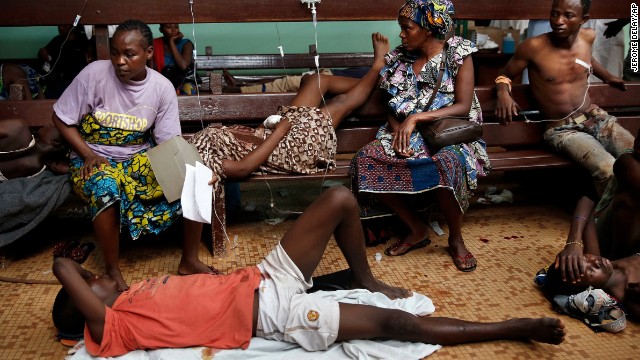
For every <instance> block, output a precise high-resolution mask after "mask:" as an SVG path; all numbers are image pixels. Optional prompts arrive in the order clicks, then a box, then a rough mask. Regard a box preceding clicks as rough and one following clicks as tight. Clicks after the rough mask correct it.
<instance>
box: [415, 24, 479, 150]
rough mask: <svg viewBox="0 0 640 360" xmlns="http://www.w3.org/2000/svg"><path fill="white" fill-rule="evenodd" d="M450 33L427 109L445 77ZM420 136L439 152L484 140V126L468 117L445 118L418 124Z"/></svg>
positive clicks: (443, 49) (446, 38)
mask: <svg viewBox="0 0 640 360" xmlns="http://www.w3.org/2000/svg"><path fill="white" fill-rule="evenodd" d="M449 37H450V33H448V34H447V36H446V37H445V40H444V46H442V59H441V60H440V69H439V73H438V80H437V81H436V86H435V87H434V88H433V94H431V98H429V102H428V103H427V105H426V106H425V109H427V110H428V109H429V107H430V106H431V104H432V103H433V100H434V99H435V97H436V93H437V92H438V89H440V84H441V83H442V76H443V75H444V67H445V61H444V59H445V57H446V55H447V54H446V52H447V48H448V47H449V44H448V43H447V40H448V39H449ZM417 127H418V131H420V135H422V138H423V139H424V141H425V142H426V143H427V145H428V146H429V148H430V149H431V150H432V151H438V150H440V149H442V148H443V147H445V146H449V145H455V144H463V143H470V142H473V141H476V140H480V138H482V126H481V125H480V124H478V123H476V122H473V121H470V120H469V117H468V116H443V117H441V118H438V119H436V120H434V121H429V122H421V123H418V124H417Z"/></svg>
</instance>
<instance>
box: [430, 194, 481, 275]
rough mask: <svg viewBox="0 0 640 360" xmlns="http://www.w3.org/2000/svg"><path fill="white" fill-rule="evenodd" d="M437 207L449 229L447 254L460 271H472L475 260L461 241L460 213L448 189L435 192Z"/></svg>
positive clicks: (456, 202)
mask: <svg viewBox="0 0 640 360" xmlns="http://www.w3.org/2000/svg"><path fill="white" fill-rule="evenodd" d="M436 198H437V199H438V205H439V206H440V209H441V210H442V213H443V215H444V219H445V221H446V222H447V226H448V227H449V254H451V257H452V258H453V262H454V263H455V265H456V267H457V268H458V269H459V270H461V271H472V270H474V269H475V267H476V265H477V261H476V258H475V257H473V255H472V254H471V253H470V252H469V250H467V247H466V246H465V244H464V240H463V239H462V211H461V210H460V207H459V206H458V201H457V200H456V198H455V196H454V195H453V192H452V191H451V190H449V189H444V188H440V189H437V190H436Z"/></svg>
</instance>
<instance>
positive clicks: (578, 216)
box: [573, 215, 589, 222]
mask: <svg viewBox="0 0 640 360" xmlns="http://www.w3.org/2000/svg"><path fill="white" fill-rule="evenodd" d="M573 218H574V219H576V220H584V221H586V222H588V221H589V219H587V218H586V217H584V216H580V215H576V216H574V217H573Z"/></svg>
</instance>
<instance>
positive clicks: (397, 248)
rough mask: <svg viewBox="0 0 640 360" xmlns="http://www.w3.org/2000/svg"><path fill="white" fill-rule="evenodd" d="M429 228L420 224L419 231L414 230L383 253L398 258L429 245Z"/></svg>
mask: <svg viewBox="0 0 640 360" xmlns="http://www.w3.org/2000/svg"><path fill="white" fill-rule="evenodd" d="M428 235H429V228H428V227H427V226H426V225H424V224H421V226H420V227H419V229H414V230H413V231H412V232H411V233H409V235H407V236H406V237H405V238H404V239H400V240H398V241H396V242H395V243H394V244H393V245H391V246H390V247H389V248H387V249H386V250H385V251H384V253H385V254H386V255H387V256H400V255H404V254H406V253H408V252H409V251H412V250H415V249H420V248H423V247H425V246H428V245H429V244H431V240H429V238H428Z"/></svg>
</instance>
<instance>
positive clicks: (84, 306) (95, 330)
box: [53, 257, 106, 344]
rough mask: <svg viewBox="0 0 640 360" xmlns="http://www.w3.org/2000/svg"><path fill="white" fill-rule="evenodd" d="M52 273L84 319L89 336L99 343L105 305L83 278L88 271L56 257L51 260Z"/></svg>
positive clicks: (68, 260) (87, 274) (69, 260)
mask: <svg viewBox="0 0 640 360" xmlns="http://www.w3.org/2000/svg"><path fill="white" fill-rule="evenodd" d="M53 274H54V275H55V276H56V278H58V280H59V281H60V283H61V284H62V287H64V289H65V290H66V291H67V293H68V294H69V297H71V299H72V300H73V303H74V304H75V305H76V307H77V308H78V310H79V311H80V312H81V313H82V315H83V316H84V318H85V319H86V321H87V328H88V329H89V333H90V334H91V338H92V339H93V340H94V341H95V342H96V343H98V344H100V343H101V342H102V335H103V332H104V318H105V314H106V311H105V307H106V305H105V304H104V303H103V302H102V300H100V298H99V297H98V296H97V295H96V294H95V293H94V292H93V291H92V290H91V287H90V286H89V284H88V283H87V281H86V280H85V279H86V277H87V276H91V275H90V273H89V272H88V271H86V270H84V269H83V268H82V267H81V266H80V265H79V264H78V263H76V262H75V261H73V260H71V259H68V258H62V257H58V258H56V259H55V260H54V261H53Z"/></svg>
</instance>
